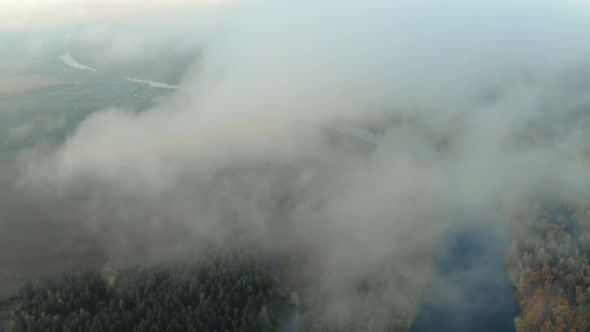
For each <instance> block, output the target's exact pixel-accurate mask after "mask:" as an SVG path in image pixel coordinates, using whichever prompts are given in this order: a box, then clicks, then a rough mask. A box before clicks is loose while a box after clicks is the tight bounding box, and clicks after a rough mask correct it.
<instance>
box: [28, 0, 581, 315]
mask: <svg viewBox="0 0 590 332" xmlns="http://www.w3.org/2000/svg"><path fill="white" fill-rule="evenodd" d="M228 8H231V10H228V11H227V12H223V13H222V14H220V15H214V16H210V17H209V16H208V17H209V18H210V19H211V21H209V22H210V23H211V25H209V27H214V28H212V29H203V30H201V29H199V28H200V27H201V23H200V22H195V23H194V25H192V24H191V23H190V21H187V20H184V19H185V18H186V16H182V15H180V16H178V17H182V18H183V20H181V22H183V23H182V24H180V25H176V26H175V27H174V28H172V29H170V30H169V31H170V34H168V30H162V31H160V32H161V33H160V34H159V35H156V36H153V35H151V34H147V33H146V34H142V31H143V30H142V29H143V26H144V25H141V24H139V25H129V26H126V25H125V24H121V25H119V26H118V27H119V28H120V31H117V33H116V34H115V33H114V31H113V30H110V29H105V30H102V29H103V28H102V27H101V25H100V24H99V25H95V26H91V27H89V28H88V30H85V31H84V32H83V33H81V34H79V35H78V36H80V37H82V38H81V39H84V38H89V39H93V38H95V37H96V38H97V39H104V40H106V41H107V42H108V43H109V47H108V48H107V50H106V51H105V52H104V53H100V54H101V55H104V56H109V54H110V55H115V54H116V56H117V57H120V56H127V57H129V58H131V59H133V58H134V57H136V56H138V54H141V52H138V50H145V51H146V52H149V49H150V48H151V49H158V48H160V47H162V45H168V44H167V40H182V39H179V37H180V36H182V38H186V39H187V43H188V44H192V43H194V45H201V46H203V49H202V56H201V57H200V58H199V60H198V62H196V63H195V64H194V65H193V66H191V67H190V68H191V69H190V70H189V71H188V72H187V73H185V76H184V79H183V82H182V86H183V88H182V89H181V90H180V91H179V92H178V93H177V95H175V96H174V97H173V98H172V99H171V100H167V101H165V102H163V103H161V104H159V105H157V106H156V107H154V108H153V109H151V110H148V111H145V112H141V113H136V112H132V111H129V110H121V109H109V110H104V111H101V112H98V113H96V114H94V115H92V116H90V117H89V118H88V119H86V120H85V121H84V122H83V123H82V124H81V125H80V126H79V127H78V128H77V129H76V131H75V132H74V133H73V134H72V135H71V136H70V137H69V138H68V140H67V141H66V142H65V143H64V144H63V145H61V146H59V147H57V148H56V149H55V150H51V151H45V152H44V153H38V152H37V151H35V152H32V153H31V152H29V153H24V154H23V155H22V157H21V163H22V165H23V169H24V172H23V173H22V174H21V178H20V181H21V184H22V185H23V186H26V187H27V188H29V189H30V190H32V191H34V192H38V193H39V195H40V197H44V195H46V194H47V193H51V195H52V197H53V198H52V199H57V200H61V201H63V202H67V204H68V206H71V207H72V208H71V209H72V214H73V215H75V217H76V218H74V219H76V220H78V221H79V222H80V223H84V224H87V225H88V226H89V227H91V228H94V229H96V230H97V231H100V232H102V234H101V236H103V240H104V241H105V242H106V245H107V246H108V249H107V250H111V259H113V260H115V259H117V258H121V253H122V252H125V250H127V249H129V248H131V247H133V246H134V245H135V244H136V243H143V244H149V247H151V248H153V249H152V253H151V254H152V255H156V256H157V255H159V256H166V255H174V254H178V252H184V251H190V250H191V245H192V244H194V243H195V242H206V241H208V242H213V243H214V244H216V245H228V243H234V242H237V241H238V240H236V239H237V238H239V239H240V241H242V240H243V241H256V242H263V243H265V245H266V246H268V247H270V248H271V249H272V250H274V251H279V252H280V251H282V250H285V251H290V252H292V251H295V252H298V253H301V254H302V255H305V256H308V257H310V260H311V261H312V262H311V263H310V265H311V266H314V267H316V270H315V271H316V272H315V273H314V275H315V276H316V278H317V280H316V281H317V284H316V286H317V288H314V289H315V290H316V291H317V294H327V295H326V297H325V298H324V299H323V301H324V302H323V307H322V308H321V309H318V310H320V311H323V312H324V313H325V314H326V315H327V316H326V317H330V316H329V315H328V314H329V312H331V311H330V310H331V309H333V307H331V305H332V304H335V303H340V304H341V305H342V307H338V308H339V309H338V310H336V313H335V315H336V316H339V315H345V313H346V312H348V313H350V311H352V310H353V309H352V308H354V305H355V304H357V302H356V301H357V300H358V298H357V297H355V296H354V295H350V294H348V293H346V292H344V291H343V289H345V288H346V287H345V285H348V284H347V283H349V282H350V280H355V279H358V278H362V277H363V276H364V275H366V274H370V273H377V274H378V273H382V276H384V277H383V278H385V281H384V283H385V285H386V286H385V287H386V288H385V291H386V293H389V292H393V291H394V290H396V291H398V292H399V294H401V295H400V297H401V299H412V298H416V295H417V294H418V293H419V291H418V290H417V289H416V288H419V285H423V283H424V282H425V277H424V273H425V272H424V266H425V265H423V264H418V263H416V258H424V257H430V256H432V254H433V253H434V251H435V250H436V248H437V245H438V241H439V237H440V234H441V232H443V231H444V230H445V229H447V228H448V227H449V226H451V225H457V224H461V223H477V222H478V218H476V217H474V216H477V214H478V213H481V211H490V210H495V209H496V208H497V205H496V204H497V202H498V199H500V200H502V201H504V202H509V203H511V204H517V202H519V201H522V200H525V199H527V198H528V195H529V193H530V192H535V191H537V190H543V191H546V192H548V193H551V194H555V195H562V194H566V193H570V194H576V195H578V194H580V195H582V194H583V189H584V188H586V187H587V185H588V184H589V180H590V179H589V178H588V175H587V172H585V169H586V165H587V160H586V158H587V155H586V154H584V152H583V141H585V139H586V137H587V131H586V130H585V128H584V127H585V126H584V124H583V123H581V122H578V121H577V120H576V117H575V116H576V111H577V110H579V109H580V107H587V105H589V104H588V102H589V100H588V99H587V98H586V97H585V95H588V94H587V89H588V87H590V85H588V82H587V81H585V80H584V79H580V80H577V79H575V77H576V76H575V75H574V74H572V73H575V72H577V71H578V69H577V68H586V66H587V63H585V59H586V58H587V57H588V55H589V54H590V42H587V40H588V39H587V38H585V35H586V34H587V31H588V28H590V27H589V26H588V25H589V23H588V22H590V21H588V20H587V16H588V15H589V13H588V11H587V10H586V9H585V7H583V5H582V4H580V3H574V2H566V1H534V2H533V1H520V2H514V1H485V0H482V1H460V0H447V1H421V2H417V1H395V2H393V1H379V0H374V1H363V2H355V1H329V0H324V1H301V2H297V4H295V3H292V2H288V1H274V2H257V3H247V4H240V5H236V6H232V7H228ZM582 8H584V9H582ZM195 17H199V16H198V15H197V16H195ZM160 20H161V21H158V22H156V23H159V25H158V26H160V27H162V26H163V25H164V24H162V22H172V21H174V17H172V18H171V17H169V16H167V17H162V18H161V19H160ZM134 22H137V21H134ZM145 23H146V22H143V23H142V24H145ZM179 27H181V28H179ZM93 29H94V30H93ZM192 29H194V31H193V30H192ZM145 31H152V30H149V29H147V30H145ZM193 32H195V33H196V37H194V39H192V38H193ZM117 35H118V36H122V37H117ZM134 35H137V36H138V39H139V40H140V42H139V43H137V44H134V45H138V46H137V47H135V46H134V47H129V45H131V44H133V43H134V41H133V40H132V39H133V38H131V36H134ZM92 36H94V37H92ZM202 41H206V42H203V43H202ZM576 80H577V81H576ZM573 81H576V83H575V86H576V88H570V87H569V86H570V84H573V83H572V82H573ZM343 123H347V124H349V125H352V126H356V127H360V128H364V127H374V128H378V129H380V130H382V131H383V132H384V133H385V134H384V138H379V139H380V140H383V143H382V144H380V145H379V146H376V147H373V148H368V147H362V144H361V145H360V146H356V145H352V146H350V145H347V144H345V143H344V142H346V141H347V140H350V139H352V138H351V137H350V136H349V135H344V134H340V135H339V134H334V132H337V131H338V130H336V129H335V128H338V126H341V125H342V124H343ZM334 137H340V138H339V139H338V138H334ZM372 149H374V150H372ZM458 211H462V212H463V213H459V212H458ZM466 219H467V220H466ZM170 234H171V235H170ZM164 235H166V236H164ZM168 235H170V236H168ZM163 252H165V254H163ZM146 255H147V254H146ZM148 256H149V255H148ZM384 262H386V263H384ZM388 264H390V265H388ZM383 266H387V267H388V268H389V267H391V270H392V271H399V272H396V273H398V274H402V275H403V277H404V278H405V280H409V281H408V284H410V286H408V287H406V288H404V289H403V290H400V287H399V285H398V284H397V283H396V281H395V280H394V278H391V279H388V278H387V277H386V276H387V275H388V274H389V273H390V272H391V271H389V270H388V269H387V268H384V267H383ZM383 271H386V273H383ZM391 273H393V272H391ZM412 282H414V283H415V284H412ZM412 286H414V287H412ZM318 289H319V290H318ZM320 290H321V291H320ZM396 301H401V300H400V298H397V299H396ZM401 302H403V301H401ZM392 305H398V304H392ZM373 308H374V306H373Z"/></svg>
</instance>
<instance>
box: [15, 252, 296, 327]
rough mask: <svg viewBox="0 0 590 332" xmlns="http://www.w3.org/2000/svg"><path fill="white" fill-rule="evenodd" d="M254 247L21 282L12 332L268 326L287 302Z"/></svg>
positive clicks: (273, 322)
mask: <svg viewBox="0 0 590 332" xmlns="http://www.w3.org/2000/svg"><path fill="white" fill-rule="evenodd" d="M269 266H270V263H269V261H263V260H260V259H258V258H256V256H255V255H254V254H252V253H250V254H248V253H245V252H241V253H231V254H227V253H226V254H223V255H220V254H212V255H210V257H209V258H208V259H207V260H205V261H199V262H192V263H182V264H181V263H175V264H166V265H158V266H152V267H149V268H135V269H129V270H124V271H120V272H118V273H113V272H102V273H98V272H88V273H86V274H83V275H77V276H68V277H64V278H63V279H61V280H59V281H51V282H45V283H43V284H40V285H33V284H31V283H27V284H26V285H25V286H24V287H22V288H21V290H20V294H19V295H20V300H19V303H18V305H17V306H16V308H15V310H14V311H13V312H12V315H11V321H10V330H11V331H15V332H17V331H142V332H143V331H219V332H222V331H240V332H241V331H243V332H246V331H257V332H259V331H270V330H271V329H273V326H276V324H278V321H277V318H278V317H280V315H281V312H282V311H283V310H284V308H285V307H286V306H287V304H288V299H289V297H288V295H287V293H285V292H284V291H283V290H281V289H280V288H279V286H278V283H277V282H276V281H275V280H274V279H273V277H272V275H271V269H270V268H269Z"/></svg>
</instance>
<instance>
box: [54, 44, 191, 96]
mask: <svg viewBox="0 0 590 332" xmlns="http://www.w3.org/2000/svg"><path fill="white" fill-rule="evenodd" d="M58 59H60V60H61V61H63V62H64V63H65V64H67V65H68V66H70V67H72V68H75V69H78V70H87V71H91V72H96V69H95V68H92V67H88V66H86V65H83V64H81V63H79V62H78V61H76V59H74V58H72V56H71V54H70V52H67V53H65V54H63V55H60V56H59V57H58ZM123 78H124V79H126V80H128V81H130V82H133V83H138V84H147V85H149V86H151V87H152V88H161V89H180V87H179V86H178V85H172V84H168V83H164V82H158V81H149V80H142V79H139V78H133V77H123Z"/></svg>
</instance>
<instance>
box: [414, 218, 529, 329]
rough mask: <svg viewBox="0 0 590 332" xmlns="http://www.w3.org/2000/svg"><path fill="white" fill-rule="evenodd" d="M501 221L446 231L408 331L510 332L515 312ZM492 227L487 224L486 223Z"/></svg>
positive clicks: (507, 238) (503, 229)
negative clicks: (425, 292)
mask: <svg viewBox="0 0 590 332" xmlns="http://www.w3.org/2000/svg"><path fill="white" fill-rule="evenodd" d="M501 224H503V222H502V220H501V219H500V220H496V222H491V221H490V222H489V223H485V224H484V223H480V224H478V225H477V226H463V227H460V228H457V229H453V230H450V231H449V232H448V233H447V236H446V239H445V240H444V241H443V246H444V247H443V248H442V249H441V251H440V252H439V256H438V257H437V260H436V266H435V273H434V275H433V280H432V284H431V286H430V290H429V291H428V293H427V296H428V298H427V300H426V302H425V303H424V305H423V308H422V310H421V312H420V314H419V315H418V317H417V319H416V321H415V323H414V326H413V328H412V331H413V332H431V331H437V332H445V331H449V332H451V331H452V332H463V331H465V332H467V331H469V332H471V331H478V332H514V331H516V330H515V327H514V318H515V317H516V316H517V315H518V311H517V306H516V302H515V297H514V290H513V288H512V284H511V282H510V280H509V279H508V276H507V275H506V271H505V268H504V261H503V254H504V250H505V248H506V246H507V245H508V241H509V236H508V231H507V230H506V229H505V227H504V228H503V226H502V225H501ZM492 225H493V226H492Z"/></svg>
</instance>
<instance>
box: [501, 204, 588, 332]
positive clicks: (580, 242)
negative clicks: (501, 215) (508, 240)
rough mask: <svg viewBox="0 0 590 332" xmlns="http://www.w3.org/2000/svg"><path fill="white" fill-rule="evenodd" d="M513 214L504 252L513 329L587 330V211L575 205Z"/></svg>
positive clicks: (545, 330)
mask: <svg viewBox="0 0 590 332" xmlns="http://www.w3.org/2000/svg"><path fill="white" fill-rule="evenodd" d="M541 206H542V205H540V204H538V205H537V207H536V208H534V209H533V211H532V212H531V211H527V212H526V213H520V215H515V216H513V217H512V222H511V225H512V227H513V242H512V244H511V246H510V248H509V250H508V251H507V253H506V263H507V267H508V271H509V274H510V275H511V278H512V280H513V282H514V284H515V286H516V293H517V299H518V304H519V307H520V316H519V317H517V318H516V319H515V324H516V330H517V331H518V332H529V331H540V332H549V331H557V332H559V331H564V332H565V331H567V332H575V331H589V330H590V265H589V260H588V254H589V253H590V210H589V209H587V208H584V207H580V206H576V205H569V206H568V205H564V206H559V207H556V208H551V209H543V208H542V207H541Z"/></svg>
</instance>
